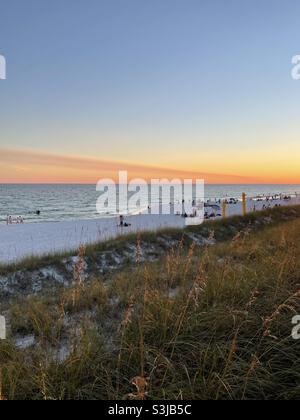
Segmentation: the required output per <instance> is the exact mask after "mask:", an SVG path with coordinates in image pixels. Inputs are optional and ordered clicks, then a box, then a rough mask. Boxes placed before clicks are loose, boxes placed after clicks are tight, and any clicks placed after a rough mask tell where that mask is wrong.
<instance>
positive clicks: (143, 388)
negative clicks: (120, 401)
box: [127, 376, 148, 400]
mask: <svg viewBox="0 0 300 420" xmlns="http://www.w3.org/2000/svg"><path fill="white" fill-rule="evenodd" d="M130 383H131V385H133V386H135V388H136V392H133V393H131V394H128V395H127V398H128V399H130V400H145V399H146V397H147V387H148V381H147V379H146V378H144V377H142V376H136V377H135V378H133V379H132V381H131V382H130Z"/></svg>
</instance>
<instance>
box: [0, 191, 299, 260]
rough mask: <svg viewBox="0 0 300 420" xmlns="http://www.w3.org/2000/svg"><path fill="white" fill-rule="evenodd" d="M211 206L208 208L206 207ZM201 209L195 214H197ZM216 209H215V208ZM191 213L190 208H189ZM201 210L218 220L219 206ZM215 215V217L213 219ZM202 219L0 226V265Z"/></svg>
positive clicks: (232, 211) (280, 202)
mask: <svg viewBox="0 0 300 420" xmlns="http://www.w3.org/2000/svg"><path fill="white" fill-rule="evenodd" d="M210 204H211V206H210ZM292 205H300V197H293V198H290V199H288V200H284V199H277V200H270V201H266V200H262V201H258V200H257V199H255V200H254V199H248V200H247V211H248V212H253V211H260V210H262V209H263V208H265V207H267V208H268V207H275V206H292ZM200 207H201V206H199V207H198V213H199V214H200V213H201V209H200ZM218 208H219V209H218ZM190 210H191V212H192V210H193V209H192V207H191V209H190ZM205 211H206V212H207V214H208V215H209V216H211V217H210V218H212V219H214V218H220V214H221V206H220V205H219V204H216V203H206V207H205ZM241 214H242V203H241V202H240V201H237V202H236V203H235V204H228V205H227V209H226V215H227V216H228V217H229V216H234V215H241ZM213 215H215V217H214V216H213ZM202 221H203V218H201V217H199V218H198V217H197V218H187V219H184V218H183V217H180V216H174V215H148V214H139V215H132V216H127V217H126V218H125V222H127V223H128V224H130V226H128V227H120V226H119V218H116V217H110V218H99V219H96V220H76V221H62V222H48V223H47V222H45V223H28V224H26V223H24V224H13V225H8V226H7V225H5V224H2V225H0V264H10V263H14V262H17V261H20V260H22V259H24V258H26V257H30V256H43V255H47V254H53V253H58V252H64V251H72V250H76V249H78V248H79V246H80V245H88V244H95V243H98V242H103V241H106V240H108V239H114V238H117V237H119V236H122V235H126V234H129V233H137V232H145V231H153V232H155V231H157V230H160V229H164V228H180V229H181V228H182V229H183V228H184V227H185V225H193V224H199V223H201V222H202Z"/></svg>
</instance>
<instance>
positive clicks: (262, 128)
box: [0, 0, 300, 183]
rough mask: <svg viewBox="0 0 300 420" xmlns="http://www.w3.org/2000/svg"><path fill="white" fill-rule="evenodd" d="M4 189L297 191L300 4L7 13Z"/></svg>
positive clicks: (220, 1) (133, 1) (23, 6)
mask: <svg viewBox="0 0 300 420" xmlns="http://www.w3.org/2000/svg"><path fill="white" fill-rule="evenodd" d="M0 13H1V15H0V18H1V23H0V54H2V55H4V56H5V57H6V60H7V80H0V130H1V131H0V182H16V183H18V182H71V183H72V182H75V183H78V182H83V183H85V182H96V181H97V180H98V179H99V178H101V177H103V176H105V177H106V176H114V175H115V174H116V171H117V170H119V169H120V170H124V169H129V171H130V174H131V175H132V176H144V177H147V178H149V177H152V176H153V177H160V176H167V177H168V176H169V177H172V176H177V175H178V176H189V175H190V176H198V175H199V176H201V175H202V176H204V177H205V180H206V182H212V183H214V182H216V183H222V182H223V183H256V182H257V183H300V165H299V162H298V160H299V156H300V115H299V110H300V81H295V80H293V79H292V77H291V70H292V63H291V60H292V57H293V56H294V55H297V54H300V24H299V16H300V2H299V0H286V1H285V2H283V1H281V0H264V1H261V0H260V1H259V0H251V1H250V0H245V1H241V0H226V1H224V0H205V1H204V0H85V1H83V0H63V1H61V0H60V1H58V0H51V1H50V0H49V1H48V0H44V1H40V0H26V1H22V0H10V1H9V2H4V3H3V4H2V5H1V12H0Z"/></svg>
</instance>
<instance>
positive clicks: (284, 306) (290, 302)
mask: <svg viewBox="0 0 300 420" xmlns="http://www.w3.org/2000/svg"><path fill="white" fill-rule="evenodd" d="M299 298H300V290H298V291H297V292H295V293H294V294H293V295H291V296H290V297H289V298H288V299H287V300H286V301H285V302H283V303H281V304H280V305H278V306H277V308H276V309H275V311H274V312H273V313H272V314H271V315H270V316H269V317H267V318H265V320H264V333H263V337H270V338H274V339H276V340H277V339H278V338H277V337H275V336H274V335H271V326H272V324H273V322H274V321H275V320H276V319H277V317H278V316H279V315H280V314H281V313H282V312H283V311H284V310H288V311H291V312H294V313H297V311H296V310H295V307H294V306H295V305H296V303H297V300H298V299H299Z"/></svg>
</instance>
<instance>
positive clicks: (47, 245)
mask: <svg viewBox="0 0 300 420" xmlns="http://www.w3.org/2000/svg"><path fill="white" fill-rule="evenodd" d="M125 222H126V223H128V224H130V225H131V226H128V227H120V226H118V224H119V219H118V218H116V217H110V218H99V219H97V220H76V221H67V222H57V223H51V222H50V223H28V224H26V223H24V224H13V225H8V226H6V225H4V224H3V225H0V264H9V263H14V262H17V261H20V260H22V259H24V258H26V257H30V256H42V255H47V254H49V253H50V254H53V253H58V252H64V251H72V250H76V249H78V248H79V247H80V245H88V244H95V243H98V242H103V241H105V240H108V239H114V238H116V237H118V236H121V235H126V234H129V233H137V232H142V231H144V232H145V231H154V232H155V231H157V230H160V229H165V228H183V227H184V226H185V221H184V219H183V218H182V217H178V216H170V215H161V216H156V215H153V216H152V215H138V216H128V217H126V218H125Z"/></svg>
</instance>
